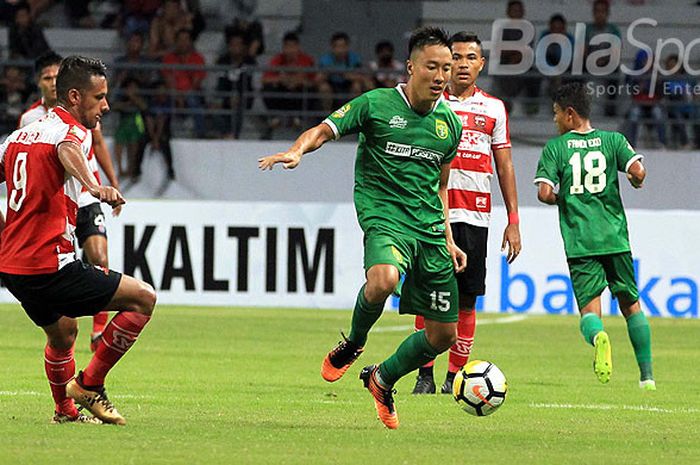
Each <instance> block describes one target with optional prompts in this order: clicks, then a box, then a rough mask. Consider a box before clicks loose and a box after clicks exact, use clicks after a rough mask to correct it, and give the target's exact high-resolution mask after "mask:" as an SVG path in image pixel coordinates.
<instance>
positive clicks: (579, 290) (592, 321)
mask: <svg viewBox="0 0 700 465" xmlns="http://www.w3.org/2000/svg"><path fill="white" fill-rule="evenodd" d="M553 108H554V122H555V123H556V125H557V129H558V130H559V133H560V134H561V136H559V137H556V138H554V139H552V140H550V141H549V142H548V143H547V145H546V146H545V148H544V150H543V151H542V156H541V157H540V161H539V164H538V167H537V174H536V176H535V184H537V185H538V186H539V187H538V189H539V190H538V193H537V198H538V199H539V200H540V201H541V202H544V203H546V204H549V205H557V207H558V208H559V227H560V229H561V235H562V238H563V240H564V249H565V251H566V258H567V262H568V265H569V273H570V275H571V283H572V285H573V288H574V295H575V296H576V303H577V304H578V307H579V311H580V312H581V324H580V329H581V334H583V337H584V339H585V340H586V342H588V343H589V344H591V345H593V346H594V347H595V350H594V354H595V355H594V360H593V371H594V372H595V374H596V376H597V377H598V380H599V381H600V382H601V383H607V382H608V381H609V380H610V375H611V374H612V351H611V347H610V338H609V337H608V334H607V333H606V332H605V331H604V330H603V321H602V320H601V303H600V294H601V293H602V292H603V290H604V289H605V288H606V287H609V288H610V292H611V293H612V294H613V295H614V296H615V297H617V300H618V302H619V305H620V310H621V311H622V314H623V315H624V316H625V319H626V320H627V333H628V334H629V338H630V341H631V342H632V347H633V348H634V354H635V357H636V358H637V363H638V365H639V371H640V381H639V387H641V388H642V389H646V390H648V391H654V390H656V384H655V382H654V377H653V374H652V366H651V331H650V329H649V322H648V321H647V318H646V316H645V315H644V313H643V312H642V310H641V307H640V306H639V293H638V292H637V285H636V283H635V280H634V267H633V264H632V253H631V252H630V244H629V234H628V232H627V218H626V217H625V210H624V208H623V207H622V200H621V198H620V191H619V183H618V179H617V172H618V171H622V172H624V173H626V174H627V178H628V179H629V181H630V183H631V184H632V186H634V187H635V188H637V189H639V188H641V187H642V183H643V182H644V178H645V176H646V171H645V169H644V166H642V163H641V160H642V156H641V155H639V154H637V153H635V151H634V149H633V148H632V146H631V145H630V144H629V142H627V139H626V138H625V136H623V135H622V134H620V133H618V132H608V131H601V130H599V129H595V128H593V127H592V126H591V122H590V119H589V118H590V112H591V101H590V96H589V95H588V93H587V91H586V88H585V87H584V85H583V84H580V83H570V84H566V85H564V86H562V87H560V88H559V89H558V90H557V91H556V93H555V94H554V105H553ZM557 185H558V186H559V190H558V193H557V192H555V189H556V187H557Z"/></svg>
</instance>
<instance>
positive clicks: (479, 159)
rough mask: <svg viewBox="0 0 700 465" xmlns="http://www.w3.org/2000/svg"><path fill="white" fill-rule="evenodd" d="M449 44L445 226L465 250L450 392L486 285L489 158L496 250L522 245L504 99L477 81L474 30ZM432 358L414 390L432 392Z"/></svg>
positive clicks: (512, 251) (446, 389) (446, 387)
mask: <svg viewBox="0 0 700 465" xmlns="http://www.w3.org/2000/svg"><path fill="white" fill-rule="evenodd" d="M450 44H451V48H452V60H453V62H452V78H451V79H450V83H449V85H448V88H447V91H446V92H445V101H446V103H447V104H448V105H449V106H450V108H452V110H453V111H454V112H455V113H456V114H457V116H459V117H460V119H461V120H462V126H463V128H462V140H461V142H460V144H459V149H458V150H457V156H456V157H455V159H454V160H452V166H451V169H450V180H449V184H448V197H449V200H448V202H449V206H450V227H451V228H452V236H453V237H454V240H455V244H457V246H458V247H459V248H460V249H462V250H463V251H464V252H465V253H466V254H467V257H469V260H467V268H466V269H465V270H464V273H460V274H458V275H457V284H458V287H459V320H458V321H457V342H456V343H455V344H454V345H453V346H452V347H450V358H449V366H448V368H447V374H446V376H445V382H444V383H443V385H442V388H441V392H442V393H443V394H452V382H453V381H454V378H455V375H456V374H457V372H458V371H459V370H460V369H461V368H462V367H463V366H464V365H466V364H467V362H468V361H469V354H470V353H471V350H472V345H473V344H474V332H475V330H476V311H475V304H476V298H477V296H480V295H484V292H485V291H486V246H487V242H488V227H489V222H490V219H491V178H492V177H493V165H492V159H493V161H494V162H495V164H496V170H497V171H498V182H499V185H500V187H501V193H502V194H503V199H504V201H505V205H506V210H507V211H508V225H507V226H506V229H505V231H503V241H502V243H501V250H505V248H506V246H507V247H508V255H507V260H508V262H509V263H512V262H513V260H515V259H516V257H517V256H518V255H519V254H520V250H521V245H520V229H519V226H518V224H519V219H518V193H517V191H516V188H515V171H514V170H513V161H512V159H511V145H510V133H509V131H508V114H507V113H506V109H505V105H503V102H502V101H501V100H499V99H497V98H495V97H493V96H491V95H489V94H487V93H486V92H484V91H483V90H481V89H480V88H478V87H477V85H476V79H477V78H478V76H479V73H480V72H481V70H482V69H483V68H484V64H485V63H486V59H485V58H484V56H483V55H482V51H481V41H480V40H479V38H478V37H477V36H476V34H474V33H469V32H458V33H456V34H454V35H453V36H452V37H451V38H450ZM424 327H425V323H424V320H423V317H422V316H420V315H419V316H417V317H416V322H415V329H416V331H418V330H421V329H423V328H424ZM433 364H434V361H433V360H431V361H430V362H429V363H428V364H426V365H425V366H423V367H421V368H420V369H419V370H418V378H417V379H416V385H415V387H414V388H413V394H435V381H434V378H433Z"/></svg>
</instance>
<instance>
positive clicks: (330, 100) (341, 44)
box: [316, 32, 372, 113]
mask: <svg viewBox="0 0 700 465" xmlns="http://www.w3.org/2000/svg"><path fill="white" fill-rule="evenodd" d="M318 66H319V68H321V69H329V71H328V72H322V73H319V74H318V76H317V77H316V78H317V81H318V90H319V92H320V93H321V94H322V97H321V107H322V109H323V111H325V112H326V113H330V112H331V111H332V110H333V108H334V107H336V106H339V105H341V104H342V102H346V101H348V100H350V99H351V98H353V97H355V96H357V95H359V94H361V93H362V92H364V91H365V90H368V89H370V88H371V87H372V85H371V83H370V80H369V79H368V77H367V76H366V75H365V74H363V73H362V72H359V69H360V68H362V59H361V58H360V55H358V54H357V53H355V52H353V51H352V50H350V37H349V36H348V35H347V34H346V33H345V32H336V33H335V34H333V35H332V36H331V50H330V52H328V53H325V54H323V55H321V58H319V60H318ZM348 93H349V94H351V95H345V94H348ZM339 94H340V95H339Z"/></svg>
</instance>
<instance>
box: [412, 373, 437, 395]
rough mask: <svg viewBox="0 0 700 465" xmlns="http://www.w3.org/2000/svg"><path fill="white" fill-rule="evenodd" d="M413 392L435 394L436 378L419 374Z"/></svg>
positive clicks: (416, 393)
mask: <svg viewBox="0 0 700 465" xmlns="http://www.w3.org/2000/svg"><path fill="white" fill-rule="evenodd" d="M412 394H415V395H419V394H435V380H434V379H433V377H432V376H430V375H418V376H417V377H416V385H415V386H414V387H413V392H412Z"/></svg>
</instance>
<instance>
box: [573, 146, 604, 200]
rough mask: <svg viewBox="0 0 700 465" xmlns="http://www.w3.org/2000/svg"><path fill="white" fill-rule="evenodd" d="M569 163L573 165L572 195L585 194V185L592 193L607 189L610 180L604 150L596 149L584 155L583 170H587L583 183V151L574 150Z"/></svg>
mask: <svg viewBox="0 0 700 465" xmlns="http://www.w3.org/2000/svg"><path fill="white" fill-rule="evenodd" d="M569 165H571V175H572V180H571V181H572V182H571V187H570V188H569V193H570V194H571V195H577V194H583V188H584V187H585V188H586V190H587V191H588V192H590V193H591V194H597V193H598V192H602V191H603V190H604V189H605V185H606V184H607V181H608V179H607V176H606V175H605V169H606V168H607V163H606V161H605V155H603V153H602V152H600V151H599V150H594V151H592V152H588V153H586V155H585V156H584V157H583V170H585V172H586V174H585V176H583V183H581V177H582V176H581V175H582V173H581V152H574V154H573V155H572V156H571V158H569Z"/></svg>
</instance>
